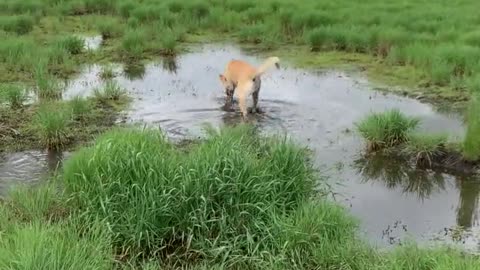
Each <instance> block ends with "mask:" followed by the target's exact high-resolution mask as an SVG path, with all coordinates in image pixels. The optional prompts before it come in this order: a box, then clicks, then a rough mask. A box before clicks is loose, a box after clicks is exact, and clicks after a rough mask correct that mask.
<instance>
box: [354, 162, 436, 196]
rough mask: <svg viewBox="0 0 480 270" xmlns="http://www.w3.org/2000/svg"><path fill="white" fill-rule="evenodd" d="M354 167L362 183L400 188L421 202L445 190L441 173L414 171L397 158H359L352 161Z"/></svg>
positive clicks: (414, 169)
mask: <svg viewBox="0 0 480 270" xmlns="http://www.w3.org/2000/svg"><path fill="white" fill-rule="evenodd" d="M354 167H355V168H356V169H357V172H359V173H360V174H361V175H362V180H363V182H364V183H366V182H369V181H381V182H384V184H385V186H386V187H387V188H389V189H395V188H400V189H402V190H403V192H404V193H413V194H416V195H417V197H418V198H419V199H421V200H424V199H428V198H429V197H430V195H431V194H432V193H433V192H439V191H441V190H444V189H445V178H444V176H443V174H442V173H440V172H435V171H430V170H420V169H416V168H415V166H411V165H410V164H409V163H408V161H407V160H405V159H404V158H402V157H399V156H391V155H383V154H375V155H370V156H369V157H368V158H367V157H361V158H359V159H357V160H355V161H354Z"/></svg>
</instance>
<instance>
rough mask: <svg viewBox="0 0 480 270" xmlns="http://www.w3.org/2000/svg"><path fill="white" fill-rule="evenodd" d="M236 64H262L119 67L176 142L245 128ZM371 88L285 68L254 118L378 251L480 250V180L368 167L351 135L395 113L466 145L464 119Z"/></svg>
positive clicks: (190, 57)
mask: <svg viewBox="0 0 480 270" xmlns="http://www.w3.org/2000/svg"><path fill="white" fill-rule="evenodd" d="M232 58H240V59H246V60H248V61H249V62H251V63H253V64H257V65H258V64H260V63H261V59H259V58H255V57H253V56H250V55H246V54H245V53H244V52H242V51H241V50H239V49H238V48H236V47H229V46H227V47H225V46H222V47H220V46H205V47H203V48H199V49H197V50H195V51H194V52H192V53H189V54H185V55H182V56H179V57H178V58H176V59H166V60H162V61H159V62H156V63H150V64H147V65H130V66H124V65H117V66H115V73H116V75H117V76H116V77H115V80H116V81H117V82H118V83H119V84H120V85H121V86H122V87H124V88H126V89H127V90H128V92H129V94H130V95H131V96H132V97H133V98H134V101H133V104H132V106H131V108H130V109H129V110H128V111H127V112H126V113H127V115H128V117H127V121H128V122H142V123H146V124H149V125H153V126H159V127H161V128H162V129H163V130H165V131H166V132H167V133H168V134H169V135H170V136H172V137H173V138H184V137H185V136H187V137H190V136H192V137H196V136H201V134H202V133H201V129H202V125H203V124H204V123H210V124H213V125H214V126H221V125H229V124H234V123H238V122H240V121H241V116H240V113H239V110H238V107H235V111H234V112H231V111H225V110H224V109H223V105H224V94H223V90H222V88H221V87H220V83H219V81H218V74H219V73H220V72H222V71H223V69H224V65H225V64H226V63H227V61H229V60H230V59H232ZM284 66H286V65H284ZM100 72H101V66H98V65H94V66H89V67H86V68H85V69H84V71H83V72H82V73H81V74H80V75H79V76H78V77H77V78H75V79H73V80H72V81H70V83H69V85H68V87H67V91H66V92H65V94H64V98H67V99H68V98H71V97H73V96H76V95H82V96H88V95H91V94H92V92H93V89H94V88H95V87H101V85H102V80H101V79H100V77H99V76H98V75H99V73H100ZM372 89H373V86H372V85H371V84H370V83H369V82H368V81H367V80H366V79H365V78H363V77H361V76H359V75H355V74H349V73H344V72H341V71H325V72H322V71H318V72H317V71H304V70H300V69H292V68H288V67H283V68H282V69H281V70H275V71H272V72H270V73H268V74H266V75H265V76H264V77H263V78H262V88H261V91H260V101H259V107H260V109H261V110H262V113H260V114H257V115H252V116H251V117H252V118H253V119H254V121H255V122H256V124H257V125H258V126H260V127H262V128H263V130H265V131H275V132H287V133H288V134H289V135H291V136H292V137H293V138H295V139H296V140H298V141H300V142H302V143H305V144H307V145H308V146H309V147H310V148H311V149H313V150H314V151H315V157H316V159H315V160H316V163H317V165H318V166H319V167H320V168H323V173H324V174H325V176H327V177H328V178H329V181H330V183H331V184H332V185H333V186H334V188H335V192H336V195H335V199H336V200H338V201H339V202H341V203H343V204H344V205H346V206H347V207H348V208H349V209H350V210H351V212H352V213H353V214H354V215H355V216H356V217H358V218H359V220H360V221H361V224H362V229H363V231H364V232H365V234H366V236H367V237H368V238H369V239H371V240H372V242H373V243H374V244H378V245H380V246H389V245H391V244H396V243H398V242H399V241H401V240H402V239H403V238H405V237H413V238H415V239H418V240H440V241H456V243H460V244H461V245H463V246H465V247H468V248H472V249H476V246H477V242H476V238H477V237H476V235H475V232H476V231H477V228H480V226H479V220H480V219H479V217H478V205H477V203H478V197H479V194H480V183H479V182H478V181H477V180H476V179H472V178H471V177H468V176H452V175H449V174H445V173H441V172H433V171H432V172H425V171H417V170H415V169H414V168H411V167H410V166H408V165H406V164H404V163H401V162H399V161H398V160H389V159H387V158H384V157H379V158H376V159H371V160H364V159H362V158H361V152H362V150H363V147H364V144H363V140H362V139H361V138H359V136H358V135H357V134H355V132H354V123H355V122H357V121H359V120H360V119H361V118H362V117H364V116H365V115H366V114H368V113H369V112H373V111H377V112H378V111H384V110H386V109H391V108H398V109H400V110H401V111H403V112H405V113H406V114H408V115H413V116H417V117H420V118H421V120H422V126H421V129H423V130H426V131H429V132H443V133H444V132H448V133H449V134H450V135H451V136H452V138H453V137H459V138H461V137H462V136H463V132H464V126H463V124H462V122H461V120H460V118H459V117H458V116H457V115H455V114H448V113H439V112H437V111H436V110H435V109H434V108H432V107H431V106H429V105H426V104H422V103H420V102H419V101H417V100H412V99H408V98H404V97H399V96H395V95H388V94H387V95H386V94H382V93H380V92H376V91H373V90H372ZM249 102H250V104H251V100H250V101H249ZM0 164H1V163H0ZM1 168H2V167H1V165H0V170H1ZM4 170H5V169H4ZM1 179H2V176H1V174H0V181H1ZM27 179H28V178H27ZM458 226H463V227H465V228H466V233H460V230H458V228H457V227H458Z"/></svg>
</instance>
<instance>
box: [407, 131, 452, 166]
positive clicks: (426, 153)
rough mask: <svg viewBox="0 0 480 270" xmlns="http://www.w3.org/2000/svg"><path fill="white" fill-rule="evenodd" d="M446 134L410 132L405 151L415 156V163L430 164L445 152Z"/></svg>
mask: <svg viewBox="0 0 480 270" xmlns="http://www.w3.org/2000/svg"><path fill="white" fill-rule="evenodd" d="M447 144H448V136H446V135H444V134H422V133H412V134H410V135H409V137H408V142H407V145H406V148H405V151H406V152H407V153H408V154H411V155H414V156H415V161H416V163H417V165H426V166H431V165H432V163H433V160H434V159H435V158H436V157H438V156H441V155H443V154H445V153H446V151H447V150H446V146H447Z"/></svg>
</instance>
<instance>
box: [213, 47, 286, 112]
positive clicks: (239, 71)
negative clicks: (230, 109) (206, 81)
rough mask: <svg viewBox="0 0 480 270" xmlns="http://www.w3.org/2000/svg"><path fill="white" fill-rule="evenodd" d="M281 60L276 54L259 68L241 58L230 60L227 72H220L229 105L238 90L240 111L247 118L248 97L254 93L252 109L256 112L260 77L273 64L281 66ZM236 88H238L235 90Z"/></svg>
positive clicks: (277, 66)
mask: <svg viewBox="0 0 480 270" xmlns="http://www.w3.org/2000/svg"><path fill="white" fill-rule="evenodd" d="M279 62H280V59H279V58H278V57H275V56H274V57H269V58H268V59H267V60H266V61H265V62H264V63H263V64H262V65H261V66H259V67H258V68H255V67H253V66H252V65H250V64H248V63H246V62H244V61H240V60H232V61H230V62H228V64H227V67H226V69H225V72H224V73H223V74H220V82H221V83H222V85H223V87H224V88H225V93H226V95H227V100H226V102H227V105H228V106H231V104H232V101H233V94H234V93H235V92H236V93H237V97H238V104H239V107H240V111H241V112H242V116H243V118H244V119H246V118H247V113H248V111H247V97H248V96H249V95H252V97H253V110H252V111H253V112H254V113H255V112H256V111H257V104H258V94H259V92H260V86H261V79H260V77H261V76H262V74H264V73H265V72H266V71H267V70H268V69H270V68H271V67H273V66H275V67H276V68H280V64H279ZM235 89H237V90H236V91H235Z"/></svg>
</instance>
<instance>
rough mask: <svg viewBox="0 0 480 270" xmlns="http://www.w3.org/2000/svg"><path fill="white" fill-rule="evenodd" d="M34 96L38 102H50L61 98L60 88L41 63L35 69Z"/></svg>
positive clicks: (55, 79)
mask: <svg viewBox="0 0 480 270" xmlns="http://www.w3.org/2000/svg"><path fill="white" fill-rule="evenodd" d="M34 76H35V82H36V94H37V97H38V99H40V100H52V99H59V98H61V97H62V91H63V90H62V88H61V87H60V84H59V82H58V80H57V78H55V77H54V76H53V75H52V74H50V73H49V72H48V70H47V68H46V66H45V65H44V64H43V63H39V64H37V66H36V67H35V73H34Z"/></svg>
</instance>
